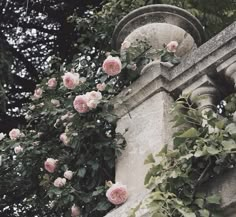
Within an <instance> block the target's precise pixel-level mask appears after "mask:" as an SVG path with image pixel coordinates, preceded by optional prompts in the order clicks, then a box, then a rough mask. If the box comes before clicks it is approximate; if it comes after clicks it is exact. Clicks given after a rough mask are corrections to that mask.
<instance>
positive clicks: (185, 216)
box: [178, 208, 196, 217]
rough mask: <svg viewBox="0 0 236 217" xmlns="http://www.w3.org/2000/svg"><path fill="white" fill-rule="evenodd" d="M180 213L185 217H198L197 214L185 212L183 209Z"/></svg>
mask: <svg viewBox="0 0 236 217" xmlns="http://www.w3.org/2000/svg"><path fill="white" fill-rule="evenodd" d="M178 211H179V212H180V213H181V214H182V215H183V216H184V217H196V215H195V213H193V212H188V211H185V210H183V209H181V208H178Z"/></svg>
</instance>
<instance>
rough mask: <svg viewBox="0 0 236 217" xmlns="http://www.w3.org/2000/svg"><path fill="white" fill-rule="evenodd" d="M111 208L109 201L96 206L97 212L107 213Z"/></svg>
mask: <svg viewBox="0 0 236 217" xmlns="http://www.w3.org/2000/svg"><path fill="white" fill-rule="evenodd" d="M110 207H111V204H110V203H109V202H108V201H105V200H104V201H100V202H99V203H98V204H97V206H96V210H99V211H105V210H108V209H109V208H110Z"/></svg>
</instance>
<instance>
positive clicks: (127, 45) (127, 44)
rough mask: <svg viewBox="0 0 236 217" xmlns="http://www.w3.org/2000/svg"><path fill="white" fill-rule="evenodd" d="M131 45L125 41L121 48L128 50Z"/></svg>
mask: <svg viewBox="0 0 236 217" xmlns="http://www.w3.org/2000/svg"><path fill="white" fill-rule="evenodd" d="M130 45H131V43H130V42H129V41H126V40H125V41H124V42H123V43H122V44H121V48H122V49H128V48H129V47H130Z"/></svg>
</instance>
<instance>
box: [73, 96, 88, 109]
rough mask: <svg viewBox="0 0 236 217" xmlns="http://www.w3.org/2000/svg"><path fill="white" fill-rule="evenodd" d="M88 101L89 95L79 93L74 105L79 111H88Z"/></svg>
mask: <svg viewBox="0 0 236 217" xmlns="http://www.w3.org/2000/svg"><path fill="white" fill-rule="evenodd" d="M87 102H88V101H87V97H86V96H85V95H78V96H76V97H75V99H74V102H73V106H74V108H75V110H76V111H77V112H79V113H86V112H88V111H89V107H88V106H87Z"/></svg>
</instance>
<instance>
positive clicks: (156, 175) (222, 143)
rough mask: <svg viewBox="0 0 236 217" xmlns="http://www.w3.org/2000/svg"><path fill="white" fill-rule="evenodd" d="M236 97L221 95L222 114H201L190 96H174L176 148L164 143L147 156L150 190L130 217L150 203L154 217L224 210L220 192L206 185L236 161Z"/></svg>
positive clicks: (204, 216) (202, 215)
mask: <svg viewBox="0 0 236 217" xmlns="http://www.w3.org/2000/svg"><path fill="white" fill-rule="evenodd" d="M235 99H236V95H235V94H233V95H231V96H229V97H227V98H226V100H224V101H222V103H221V106H219V109H218V114H217V115H216V114H215V113H214V112H213V111H208V112H206V113H205V115H202V112H201V111H199V110H198V109H196V107H195V103H194V102H190V100H189V97H188V96H182V97H180V98H179V99H178V100H177V101H176V102H175V105H174V107H173V110H172V115H173V123H174V127H175V128H176V129H177V130H176V132H175V133H174V134H173V136H172V138H173V148H170V147H169V146H168V145H165V146H164V148H163V149H162V150H161V151H160V152H159V153H158V154H156V155H152V154H150V155H149V156H148V158H147V159H146V161H145V163H146V164H151V168H150V170H149V171H148V173H147V175H146V178H145V185H146V186H147V188H148V189H149V190H150V193H149V195H148V196H147V198H146V199H145V200H144V201H142V202H141V203H140V204H139V206H138V207H136V208H134V209H132V211H131V212H130V215H129V217H134V216H136V214H137V213H138V212H141V211H144V210H145V209H146V210H148V212H149V214H150V216H151V217H210V216H211V217H217V216H222V215H221V212H220V209H219V207H220V206H219V205H220V195H216V194H213V193H212V192H210V191H207V190H206V189H208V187H209V185H211V183H212V181H213V180H214V179H217V177H218V176H219V175H220V174H222V173H223V172H224V171H226V170H228V169H231V168H233V167H234V166H235V164H236V158H235V151H236V124H235V122H234V120H233V119H235V117H234V116H235V113H234V112H235V110H236V107H235V102H236V100H235ZM219 112H220V113H221V114H219ZM233 113H234V115H233ZM222 114H224V116H225V117H223V116H222Z"/></svg>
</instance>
